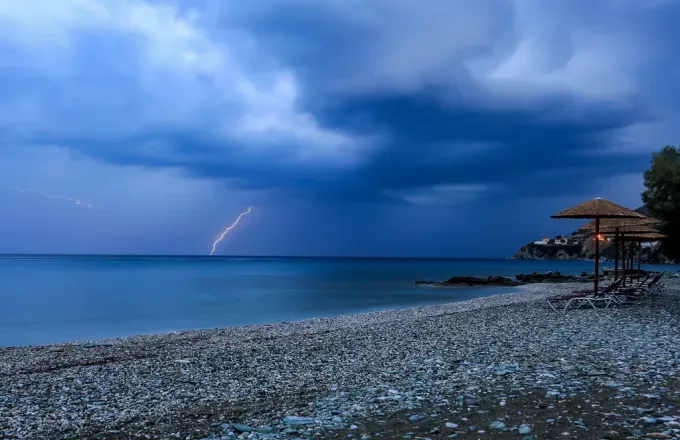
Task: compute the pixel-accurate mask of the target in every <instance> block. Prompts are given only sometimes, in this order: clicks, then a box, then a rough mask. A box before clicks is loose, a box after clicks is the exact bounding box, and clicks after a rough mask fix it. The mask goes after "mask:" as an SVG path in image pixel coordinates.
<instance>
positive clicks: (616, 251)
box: [614, 228, 619, 281]
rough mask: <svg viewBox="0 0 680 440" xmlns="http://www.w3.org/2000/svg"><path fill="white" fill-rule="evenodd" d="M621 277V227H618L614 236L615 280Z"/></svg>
mask: <svg viewBox="0 0 680 440" xmlns="http://www.w3.org/2000/svg"><path fill="white" fill-rule="evenodd" d="M618 279H619V228H616V236H615V237H614V281H617V280H618Z"/></svg>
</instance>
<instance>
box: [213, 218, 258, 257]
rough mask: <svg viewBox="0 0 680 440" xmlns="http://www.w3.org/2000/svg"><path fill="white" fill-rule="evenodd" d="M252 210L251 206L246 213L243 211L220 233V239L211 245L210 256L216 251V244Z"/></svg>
mask: <svg viewBox="0 0 680 440" xmlns="http://www.w3.org/2000/svg"><path fill="white" fill-rule="evenodd" d="M252 209H253V207H252V206H251V207H249V208H248V210H247V211H243V212H242V213H241V215H239V216H238V217H236V220H234V223H232V224H231V226H229V227H228V228H227V229H225V230H224V231H222V234H221V235H220V238H218V239H217V240H215V242H214V243H213V246H212V250H211V251H210V255H212V254H214V253H215V249H217V243H219V242H220V241H222V239H223V238H224V237H225V236H226V235H227V234H228V233H229V231H231V230H232V229H234V228H235V227H236V225H238V222H240V221H241V218H243V216H244V215H246V214H249V213H250V211H252Z"/></svg>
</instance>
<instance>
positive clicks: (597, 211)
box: [550, 197, 646, 295]
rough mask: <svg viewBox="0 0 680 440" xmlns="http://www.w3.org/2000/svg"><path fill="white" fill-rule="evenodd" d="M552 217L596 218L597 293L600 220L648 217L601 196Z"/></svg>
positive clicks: (596, 287)
mask: <svg viewBox="0 0 680 440" xmlns="http://www.w3.org/2000/svg"><path fill="white" fill-rule="evenodd" d="M550 217H551V218H573V219H578V218H587V219H595V231H594V232H595V238H596V240H595V281H594V289H595V290H594V293H595V295H597V294H598V292H599V281H600V220H602V219H610V218H611V219H623V218H633V219H636V218H637V219H639V218H646V216H645V215H643V214H640V213H639V212H635V211H633V210H632V209H628V208H626V207H623V206H621V205H617V204H616V203H614V202H610V201H609V200H604V199H601V198H599V197H598V198H596V199H593V200H589V201H587V202H585V203H581V204H580V205H576V206H574V207H572V208H569V209H565V210H564V211H562V212H558V213H557V214H555V215H552V216H550Z"/></svg>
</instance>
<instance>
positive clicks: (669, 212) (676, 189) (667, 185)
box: [642, 145, 680, 261]
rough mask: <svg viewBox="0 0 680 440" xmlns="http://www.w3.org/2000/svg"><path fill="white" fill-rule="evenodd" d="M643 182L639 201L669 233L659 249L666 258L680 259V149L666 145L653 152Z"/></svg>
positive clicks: (665, 232)
mask: <svg viewBox="0 0 680 440" xmlns="http://www.w3.org/2000/svg"><path fill="white" fill-rule="evenodd" d="M644 181H645V187H646V190H645V191H644V192H643V193H642V200H643V201H644V202H645V204H646V205H647V208H648V209H649V212H650V214H651V215H652V217H654V218H657V219H659V220H661V221H662V222H663V224H662V225H661V227H660V230H661V232H662V233H664V234H666V235H668V238H667V239H666V240H664V242H663V248H662V250H663V252H664V254H666V255H667V256H668V257H669V258H671V259H673V260H676V261H680V148H678V147H675V146H672V145H667V146H665V147H663V149H661V151H660V152H658V153H654V154H652V163H651V166H650V168H649V169H648V170H647V171H645V173H644Z"/></svg>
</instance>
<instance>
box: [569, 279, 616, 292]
mask: <svg viewBox="0 0 680 440" xmlns="http://www.w3.org/2000/svg"><path fill="white" fill-rule="evenodd" d="M622 281H623V280H616V281H614V282H613V283H611V284H609V285H608V286H604V287H600V288H599V289H597V290H598V294H599V295H606V294H608V293H611V292H613V291H614V290H616V289H618V288H619V287H620V285H621V283H622ZM594 292H595V291H594V290H593V289H585V290H574V291H573V292H572V293H574V294H582V295H593V294H594Z"/></svg>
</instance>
